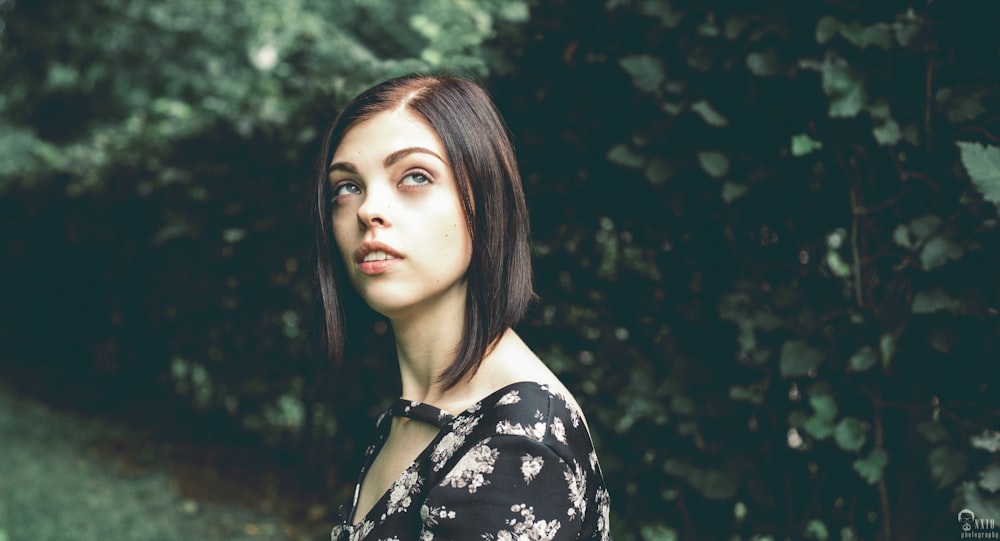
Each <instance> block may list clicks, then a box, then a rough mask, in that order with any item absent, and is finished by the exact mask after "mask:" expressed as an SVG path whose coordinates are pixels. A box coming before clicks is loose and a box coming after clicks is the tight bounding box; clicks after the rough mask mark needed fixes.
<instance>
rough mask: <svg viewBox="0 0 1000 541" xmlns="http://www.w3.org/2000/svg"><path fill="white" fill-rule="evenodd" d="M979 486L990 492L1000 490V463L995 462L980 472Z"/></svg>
mask: <svg viewBox="0 0 1000 541" xmlns="http://www.w3.org/2000/svg"><path fill="white" fill-rule="evenodd" d="M979 486H981V487H983V488H984V489H986V490H988V491H990V492H996V491H998V490H1000V465H997V463H996V462H994V463H992V464H990V465H989V466H986V469H985V470H983V471H981V472H979Z"/></svg>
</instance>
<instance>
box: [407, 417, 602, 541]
mask: <svg viewBox="0 0 1000 541" xmlns="http://www.w3.org/2000/svg"><path fill="white" fill-rule="evenodd" d="M454 464H455V465H454V466H453V467H452V469H451V470H449V471H448V472H447V473H446V474H445V475H444V477H442V478H441V481H439V482H438V483H437V485H435V486H433V487H430V491H429V492H428V495H427V499H426V501H425V503H424V507H423V508H422V509H421V518H422V520H423V529H422V530H421V537H420V539H421V540H422V541H426V540H430V539H434V540H439V541H440V540H452V539H463V540H465V539H496V540H509V539H532V540H534V539H553V540H562V539H576V537H577V535H578V534H579V532H580V524H581V520H582V517H583V514H584V512H585V508H586V497H585V494H586V482H587V477H586V475H585V473H584V469H585V468H584V467H583V466H582V465H580V464H575V465H574V464H568V463H567V462H566V461H564V460H563V459H562V458H560V457H559V456H558V455H556V454H555V453H554V452H553V451H552V450H551V449H550V448H549V447H548V446H546V445H544V444H542V443H539V442H537V441H534V440H531V439H529V438H526V437H523V436H493V437H490V438H486V439H484V440H482V441H480V442H479V443H477V444H475V445H473V446H472V447H470V448H469V450H468V451H467V452H466V453H465V454H464V455H462V456H461V457H460V458H459V459H458V461H457V462H455V463H454Z"/></svg>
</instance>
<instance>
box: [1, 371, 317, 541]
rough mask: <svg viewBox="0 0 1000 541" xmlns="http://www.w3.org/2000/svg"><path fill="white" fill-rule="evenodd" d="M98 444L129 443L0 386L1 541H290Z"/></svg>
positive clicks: (275, 522)
mask: <svg viewBox="0 0 1000 541" xmlns="http://www.w3.org/2000/svg"><path fill="white" fill-rule="evenodd" d="M107 441H129V437H128V434H127V433H126V432H125V431H124V429H121V428H116V427H113V426H110V425H108V424H107V423H104V422H101V421H99V420H94V419H87V418H80V417H77V416H74V415H72V414H70V413H66V412H61V411H55V410H53V409H51V408H49V407H47V406H45V405H43V404H41V403H38V402H35V401H32V400H30V399H25V398H21V397H16V396H13V395H11V394H10V393H8V392H6V391H5V390H4V389H3V388H2V387H0V541H98V540H100V541H200V540H206V541H237V540H240V541H251V540H253V541H259V540H275V541H296V539H297V536H296V537H289V535H288V532H287V530H286V529H285V528H284V527H283V526H282V522H281V520H280V519H279V518H278V517H277V516H269V515H267V514H264V513H261V512H259V511H255V510H252V509H249V508H247V507H244V506H241V505H239V504H222V503H205V502H197V501H194V500H192V499H188V498H184V497H182V496H180V495H178V493H177V492H176V491H175V490H174V488H172V486H173V483H172V481H171V476H170V475H169V472H168V467H167V465H166V464H165V463H164V461H163V460H161V459H158V458H157V457H156V456H155V455H153V454H150V456H148V457H147V458H145V459H144V458H143V457H142V456H141V455H140V457H139V459H138V460H134V459H130V460H128V461H122V460H121V458H120V456H116V455H115V454H113V453H107V452H102V445H103V443H102V442H107Z"/></svg>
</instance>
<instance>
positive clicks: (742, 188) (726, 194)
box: [722, 180, 747, 203]
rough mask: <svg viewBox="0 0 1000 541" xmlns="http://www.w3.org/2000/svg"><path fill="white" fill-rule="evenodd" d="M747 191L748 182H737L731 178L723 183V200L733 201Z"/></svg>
mask: <svg viewBox="0 0 1000 541" xmlns="http://www.w3.org/2000/svg"><path fill="white" fill-rule="evenodd" d="M746 193H747V186H746V184H737V183H735V182H732V181H729V180H727V181H726V182H725V183H723V184H722V200H723V201H725V202H726V203H732V202H733V201H736V200H737V199H739V198H741V197H743V196H744V195H746Z"/></svg>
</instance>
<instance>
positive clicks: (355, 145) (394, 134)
mask: <svg viewBox="0 0 1000 541" xmlns="http://www.w3.org/2000/svg"><path fill="white" fill-rule="evenodd" d="M407 148H425V149H427V150H430V151H432V152H433V153H434V154H437V155H438V156H440V157H442V158H446V156H445V149H444V144H443V143H442V142H441V138H440V137H439V136H438V134H437V132H436V131H434V128H433V127H431V125H430V123H428V122H427V121H426V120H425V119H423V118H422V117H421V116H419V115H417V114H415V113H413V112H411V111H409V110H407V109H396V110H391V111H384V112H381V113H378V114H376V115H374V116H372V117H371V118H367V119H365V120H362V121H360V122H358V123H356V124H354V125H353V126H351V127H350V128H348V129H347V131H346V132H345V133H344V137H343V138H342V139H341V140H340V144H338V145H337V148H336V150H335V151H334V153H333V158H332V159H331V161H330V163H331V164H333V163H337V162H340V161H351V160H352V159H358V158H361V157H371V158H378V159H382V158H384V157H385V156H388V155H389V154H392V153H393V152H397V151H400V150H402V149H407Z"/></svg>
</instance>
